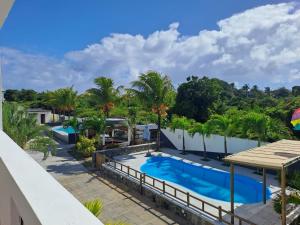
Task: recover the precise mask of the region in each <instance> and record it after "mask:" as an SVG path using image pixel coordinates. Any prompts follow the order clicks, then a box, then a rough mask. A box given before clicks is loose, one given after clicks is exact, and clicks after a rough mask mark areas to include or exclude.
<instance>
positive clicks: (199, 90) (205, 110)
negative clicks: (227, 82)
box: [171, 76, 231, 122]
mask: <svg viewBox="0 0 300 225" xmlns="http://www.w3.org/2000/svg"><path fill="white" fill-rule="evenodd" d="M228 95H231V94H230V93H229V94H228ZM222 96H223V95H221V85H220V84H219V81H218V80H216V79H209V78H207V77H203V78H201V79H200V78H198V77H195V76H192V77H188V78H187V82H185V83H182V84H181V85H179V87H178V90H177V96H176V103H175V106H174V108H173V109H172V110H171V111H172V112H174V113H175V114H177V115H181V116H186V117H188V118H193V119H195V120H197V121H202V122H203V121H206V120H207V119H208V117H209V115H210V110H212V109H213V105H214V103H215V102H216V101H217V100H218V98H221V97H222Z"/></svg>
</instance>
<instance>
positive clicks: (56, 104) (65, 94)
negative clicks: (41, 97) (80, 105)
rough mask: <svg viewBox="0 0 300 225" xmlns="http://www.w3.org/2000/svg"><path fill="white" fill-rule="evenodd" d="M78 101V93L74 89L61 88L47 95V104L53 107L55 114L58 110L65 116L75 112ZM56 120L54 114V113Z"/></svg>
mask: <svg viewBox="0 0 300 225" xmlns="http://www.w3.org/2000/svg"><path fill="white" fill-rule="evenodd" d="M76 99H77V91H74V90H73V87H68V88H60V89H57V90H55V91H53V92H48V93H47V100H46V104H48V105H49V106H51V108H52V111H53V112H55V110H57V111H58V112H59V114H60V113H63V114H64V115H65V114H66V113H68V115H70V113H71V112H72V111H74V109H75V105H76ZM53 120H54V113H53Z"/></svg>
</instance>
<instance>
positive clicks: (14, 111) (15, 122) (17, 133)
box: [3, 102, 42, 148]
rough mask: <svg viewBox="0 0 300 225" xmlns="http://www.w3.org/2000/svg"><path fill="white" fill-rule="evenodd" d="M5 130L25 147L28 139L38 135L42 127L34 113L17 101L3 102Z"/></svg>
mask: <svg viewBox="0 0 300 225" xmlns="http://www.w3.org/2000/svg"><path fill="white" fill-rule="evenodd" d="M3 130H4V132H5V133H6V134H7V135H8V136H10V138H11V139H13V140H14V141H15V142H16V143H17V144H18V145H19V146H20V147H21V148H25V146H26V144H27V143H28V141H30V140H31V139H33V138H35V137H37V136H38V135H39V134H40V133H41V131H42V127H41V126H39V125H38V124H37V122H36V118H35V116H34V115H30V114H28V113H27V111H26V109H25V108H24V107H22V106H20V105H18V104H16V103H7V102H5V103H4V104H3Z"/></svg>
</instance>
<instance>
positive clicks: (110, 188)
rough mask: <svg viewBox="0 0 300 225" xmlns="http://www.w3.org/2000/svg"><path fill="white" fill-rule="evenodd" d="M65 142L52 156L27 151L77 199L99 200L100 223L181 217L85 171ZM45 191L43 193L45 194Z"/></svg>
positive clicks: (154, 223) (153, 223)
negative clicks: (69, 152) (101, 210)
mask: <svg viewBox="0 0 300 225" xmlns="http://www.w3.org/2000/svg"><path fill="white" fill-rule="evenodd" d="M68 148H69V146H68V145H60V146H59V149H58V153H57V155H56V156H53V157H49V158H47V160H42V159H43V154H42V153H41V152H30V151H28V153H29V154H30V155H31V156H32V158H34V159H35V160H36V161H37V162H38V163H39V164H40V165H41V166H42V167H44V168H45V169H46V170H47V171H48V172H49V173H50V174H51V175H52V176H54V177H55V178H56V179H57V181H59V182H60V183H61V184H62V185H63V186H64V187H65V188H66V189H67V190H68V191H70V192H71V193H72V194H73V195H74V196H75V197H76V198H77V199H78V200H79V201H81V202H85V201H88V200H93V199H101V200H102V201H103V204H104V208H103V212H102V213H101V214H100V216H99V218H100V220H101V221H102V222H109V221H112V220H113V221H123V222H125V223H128V224H130V225H166V224H169V225H177V224H178V225H179V224H182V225H183V224H185V222H184V220H183V219H182V218H179V217H178V216H174V215H172V214H171V213H170V212H169V211H167V210H164V209H161V208H158V207H156V205H155V204H154V203H153V202H151V201H149V200H147V199H143V198H142V197H143V196H141V195H139V194H138V193H135V192H132V191H131V190H125V189H121V188H120V187H119V186H118V184H117V183H114V182H113V181H111V180H107V179H106V178H103V177H102V176H101V174H96V173H91V172H89V171H88V170H87V169H86V168H85V167H84V166H83V165H82V164H81V163H80V162H79V161H76V160H75V159H74V158H73V157H72V156H71V155H69V154H68V152H67V149H68ZM45 194H47V193H45Z"/></svg>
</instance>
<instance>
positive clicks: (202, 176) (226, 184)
mask: <svg viewBox="0 0 300 225" xmlns="http://www.w3.org/2000/svg"><path fill="white" fill-rule="evenodd" d="M141 171H142V172H144V173H146V174H148V175H150V176H153V177H156V178H159V179H162V180H166V181H170V182H173V183H176V184H179V185H181V186H183V187H185V188H188V189H190V190H192V191H194V192H196V193H198V194H200V195H203V196H206V197H209V198H213V199H217V200H221V201H226V202H230V174H229V173H228V172H225V171H219V170H214V169H210V168H204V167H202V166H195V165H192V164H190V163H185V162H183V161H181V160H176V159H173V158H170V157H161V156H155V157H151V158H149V159H148V160H147V161H146V163H144V164H143V165H142V166H141ZM234 191H235V195H234V201H235V202H236V203H256V202H260V201H262V184H261V183H259V182H258V181H256V180H254V179H252V178H250V177H246V176H242V175H238V174H235V176H234ZM270 196H271V192H270V190H269V188H267V199H269V198H270Z"/></svg>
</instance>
